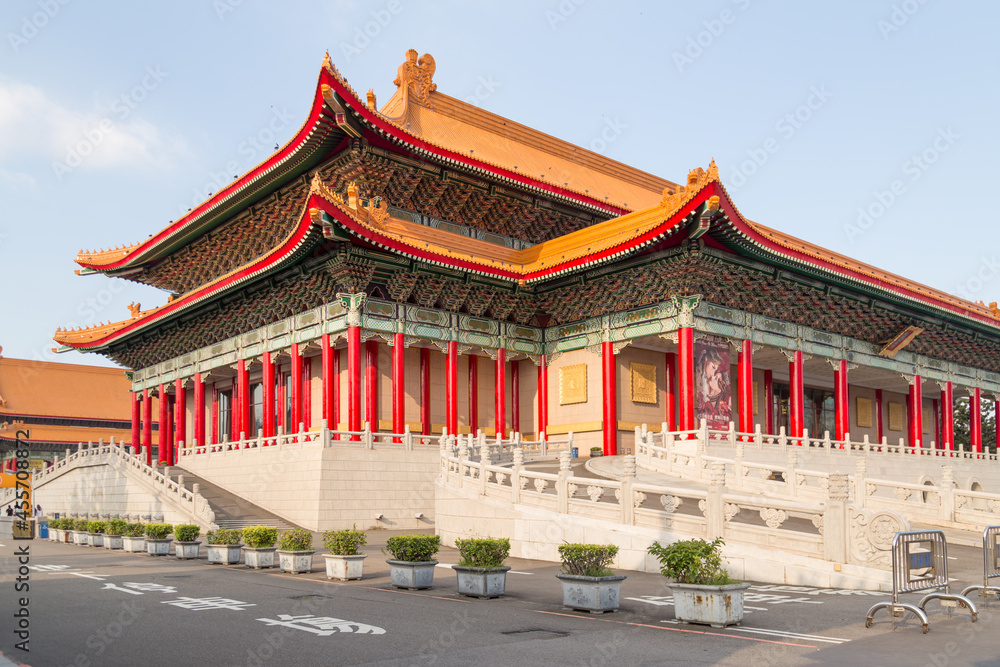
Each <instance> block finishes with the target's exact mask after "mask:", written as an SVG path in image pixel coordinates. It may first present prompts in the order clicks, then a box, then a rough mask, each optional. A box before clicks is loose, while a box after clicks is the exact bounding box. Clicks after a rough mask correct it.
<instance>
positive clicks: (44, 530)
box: [38, 519, 49, 540]
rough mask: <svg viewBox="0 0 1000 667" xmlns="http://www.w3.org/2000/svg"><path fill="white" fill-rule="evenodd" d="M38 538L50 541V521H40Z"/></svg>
mask: <svg viewBox="0 0 1000 667" xmlns="http://www.w3.org/2000/svg"><path fill="white" fill-rule="evenodd" d="M38 537H39V538H40V539H43V540H47V539H49V520H48V519H39V520H38Z"/></svg>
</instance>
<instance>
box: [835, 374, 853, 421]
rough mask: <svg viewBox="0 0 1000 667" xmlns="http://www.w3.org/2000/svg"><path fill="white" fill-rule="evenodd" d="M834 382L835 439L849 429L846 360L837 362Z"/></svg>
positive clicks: (849, 411) (849, 402)
mask: <svg viewBox="0 0 1000 667" xmlns="http://www.w3.org/2000/svg"><path fill="white" fill-rule="evenodd" d="M834 381H835V382H834V384H835V388H836V391H837V394H836V396H835V399H834V404H835V410H836V416H837V419H836V422H837V440H843V439H844V438H846V437H847V434H848V432H849V431H850V430H851V399H850V394H849V391H848V388H849V387H850V383H849V381H848V379H847V360H846V359H841V360H840V361H838V362H837V370H836V371H835V372H834Z"/></svg>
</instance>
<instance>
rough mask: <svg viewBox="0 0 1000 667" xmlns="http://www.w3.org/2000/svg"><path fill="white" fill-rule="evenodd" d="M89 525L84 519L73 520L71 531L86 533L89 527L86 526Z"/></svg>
mask: <svg viewBox="0 0 1000 667" xmlns="http://www.w3.org/2000/svg"><path fill="white" fill-rule="evenodd" d="M89 523H90V522H89V521H87V520H86V519H74V520H73V530H79V531H82V532H86V531H87V530H88V528H89V525H88V524H89Z"/></svg>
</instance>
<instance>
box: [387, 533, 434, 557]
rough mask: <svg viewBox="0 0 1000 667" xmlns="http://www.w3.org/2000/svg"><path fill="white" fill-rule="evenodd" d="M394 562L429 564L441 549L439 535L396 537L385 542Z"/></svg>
mask: <svg viewBox="0 0 1000 667" xmlns="http://www.w3.org/2000/svg"><path fill="white" fill-rule="evenodd" d="M385 548H386V549H388V551H389V553H390V554H392V558H393V560H400V561H406V562H408V563H420V562H428V561H431V560H433V559H434V554H436V553H437V552H438V550H439V549H440V548H441V537H440V536H439V535H396V536H394V537H390V538H389V539H388V540H386V542H385Z"/></svg>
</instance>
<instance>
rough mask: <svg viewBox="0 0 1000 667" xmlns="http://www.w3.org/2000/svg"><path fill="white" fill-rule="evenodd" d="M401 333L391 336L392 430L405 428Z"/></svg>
mask: <svg viewBox="0 0 1000 667" xmlns="http://www.w3.org/2000/svg"><path fill="white" fill-rule="evenodd" d="M405 352H406V347H405V346H404V345H403V334H402V333H400V332H397V333H396V335H395V336H393V345H392V432H393V433H402V432H403V430H404V429H405V428H406V358H405V356H404V353H405Z"/></svg>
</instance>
